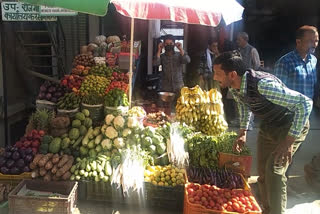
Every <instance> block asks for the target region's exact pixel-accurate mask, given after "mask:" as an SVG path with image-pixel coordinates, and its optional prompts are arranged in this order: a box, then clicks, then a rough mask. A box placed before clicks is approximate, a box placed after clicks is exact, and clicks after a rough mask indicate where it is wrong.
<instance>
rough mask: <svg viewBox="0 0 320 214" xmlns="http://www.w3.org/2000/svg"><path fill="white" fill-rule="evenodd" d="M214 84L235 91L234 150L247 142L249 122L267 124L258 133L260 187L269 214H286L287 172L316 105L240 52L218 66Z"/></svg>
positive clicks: (219, 61)
mask: <svg viewBox="0 0 320 214" xmlns="http://www.w3.org/2000/svg"><path fill="white" fill-rule="evenodd" d="M213 69H214V80H216V81H218V82H219V83H220V86H221V87H222V88H226V87H229V89H230V91H231V93H232V94H233V96H234V98H235V100H236V102H237V103H238V107H239V113H240V130H239V134H238V138H237V139H236V141H235V142H234V150H235V151H237V152H240V151H241V149H242V147H243V145H244V144H245V142H246V136H247V129H248V126H249V118H250V115H251V114H252V113H253V114H254V115H255V116H256V117H258V118H260V119H261V124H260V130H259V134H258V140H257V143H258V146H257V160H258V174H259V179H258V184H259V190H260V195H261V200H262V204H263V209H264V212H263V213H269V214H284V213H285V210H286V204H287V184H286V182H287V178H286V176H285V173H286V171H287V169H288V166H289V164H290V163H291V160H292V157H293V155H294V153H295V152H296V150H297V148H298V147H299V146H300V144H301V143H302V142H303V141H304V139H305V137H306V135H307V134H308V131H309V121H308V118H309V115H310V112H311V110H312V100H311V99H310V98H308V97H307V96H304V95H303V94H301V93H299V92H296V91H293V90H291V89H289V88H287V87H286V86H285V85H284V84H283V83H282V82H281V80H279V79H278V78H277V77H275V76H274V75H272V74H269V73H265V72H261V71H254V70H247V69H246V66H245V64H244V62H243V60H242V58H241V55H240V53H239V52H238V51H231V52H225V53H223V54H221V55H220V56H218V57H217V58H216V59H215V61H214V66H213Z"/></svg>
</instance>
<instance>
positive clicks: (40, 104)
mask: <svg viewBox="0 0 320 214" xmlns="http://www.w3.org/2000/svg"><path fill="white" fill-rule="evenodd" d="M36 107H37V109H39V110H42V109H47V110H49V111H55V110H56V107H57V104H55V103H53V102H50V101H47V100H36Z"/></svg>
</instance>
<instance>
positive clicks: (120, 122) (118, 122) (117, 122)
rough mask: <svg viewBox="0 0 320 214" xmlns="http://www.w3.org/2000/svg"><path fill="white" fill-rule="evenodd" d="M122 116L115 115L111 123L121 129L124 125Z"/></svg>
mask: <svg viewBox="0 0 320 214" xmlns="http://www.w3.org/2000/svg"><path fill="white" fill-rule="evenodd" d="M124 123H125V121H124V118H123V117H122V116H117V117H116V118H114V120H113V125H114V127H115V128H116V129H121V128H123V126H124Z"/></svg>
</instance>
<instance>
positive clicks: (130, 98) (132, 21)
mask: <svg viewBox="0 0 320 214" xmlns="http://www.w3.org/2000/svg"><path fill="white" fill-rule="evenodd" d="M133 33H134V18H131V34H130V64H129V65H130V67H129V107H131V101H132V69H133V42H134V38H133V37H134V34H133Z"/></svg>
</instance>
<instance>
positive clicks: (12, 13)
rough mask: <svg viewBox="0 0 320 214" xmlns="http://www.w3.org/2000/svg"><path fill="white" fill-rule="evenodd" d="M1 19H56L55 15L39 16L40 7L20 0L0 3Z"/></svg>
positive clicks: (36, 20)
mask: <svg viewBox="0 0 320 214" xmlns="http://www.w3.org/2000/svg"><path fill="white" fill-rule="evenodd" d="M1 11H2V20H3V21H34V22H39V21H57V17H55V16H40V7H39V6H36V5H31V4H26V3H20V2H2V3H1Z"/></svg>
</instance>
